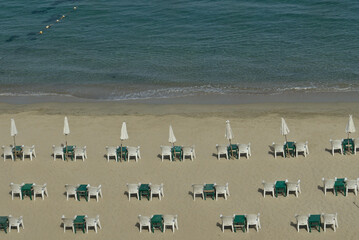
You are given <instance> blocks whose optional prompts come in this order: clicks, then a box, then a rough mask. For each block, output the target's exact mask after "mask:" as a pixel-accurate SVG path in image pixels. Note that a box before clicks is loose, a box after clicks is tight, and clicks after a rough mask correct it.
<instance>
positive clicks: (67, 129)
mask: <svg viewBox="0 0 359 240" xmlns="http://www.w3.org/2000/svg"><path fill="white" fill-rule="evenodd" d="M69 134H70V127H69V122H68V121H67V117H65V119H64V135H65V141H66V149H67V135H69Z"/></svg>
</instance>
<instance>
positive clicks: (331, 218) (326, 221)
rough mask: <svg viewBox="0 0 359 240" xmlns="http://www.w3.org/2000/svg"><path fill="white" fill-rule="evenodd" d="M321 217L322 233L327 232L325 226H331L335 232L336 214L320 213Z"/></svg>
mask: <svg viewBox="0 0 359 240" xmlns="http://www.w3.org/2000/svg"><path fill="white" fill-rule="evenodd" d="M322 217H323V229H324V232H326V230H327V225H333V229H334V232H335V231H336V228H337V227H338V213H335V214H328V213H322Z"/></svg>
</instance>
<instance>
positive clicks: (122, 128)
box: [120, 122, 128, 157]
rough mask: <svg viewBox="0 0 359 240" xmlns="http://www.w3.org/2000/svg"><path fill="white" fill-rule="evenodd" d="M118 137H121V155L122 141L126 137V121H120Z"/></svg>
mask: <svg viewBox="0 0 359 240" xmlns="http://www.w3.org/2000/svg"><path fill="white" fill-rule="evenodd" d="M120 139H121V157H122V141H123V140H127V139H128V134H127V125H126V122H123V123H122V127H121V137H120Z"/></svg>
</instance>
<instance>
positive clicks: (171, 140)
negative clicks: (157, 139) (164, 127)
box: [168, 125, 176, 146]
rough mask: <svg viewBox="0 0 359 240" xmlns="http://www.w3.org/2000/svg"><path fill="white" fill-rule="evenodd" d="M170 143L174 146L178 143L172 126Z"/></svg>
mask: <svg viewBox="0 0 359 240" xmlns="http://www.w3.org/2000/svg"><path fill="white" fill-rule="evenodd" d="M168 142H170V143H172V146H174V143H175V142H176V137H175V134H174V133H173V129H172V125H170V132H169V137H168Z"/></svg>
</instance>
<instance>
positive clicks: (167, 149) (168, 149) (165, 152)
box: [161, 145, 171, 155]
mask: <svg viewBox="0 0 359 240" xmlns="http://www.w3.org/2000/svg"><path fill="white" fill-rule="evenodd" d="M161 151H162V155H170V154H171V147H170V146H162V145H161Z"/></svg>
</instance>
